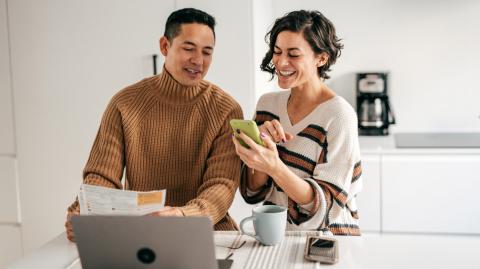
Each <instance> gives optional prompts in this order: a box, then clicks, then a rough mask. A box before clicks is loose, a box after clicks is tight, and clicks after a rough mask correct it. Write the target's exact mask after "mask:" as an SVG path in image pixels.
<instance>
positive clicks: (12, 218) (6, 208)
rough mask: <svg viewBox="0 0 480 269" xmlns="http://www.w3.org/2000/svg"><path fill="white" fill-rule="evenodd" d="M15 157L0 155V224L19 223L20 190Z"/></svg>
mask: <svg viewBox="0 0 480 269" xmlns="http://www.w3.org/2000/svg"><path fill="white" fill-rule="evenodd" d="M16 171H17V169H16V163H15V159H13V158H12V157H5V156H3V157H2V156H0V224H2V223H9V224H18V223H20V219H19V210H18V191H17V173H16Z"/></svg>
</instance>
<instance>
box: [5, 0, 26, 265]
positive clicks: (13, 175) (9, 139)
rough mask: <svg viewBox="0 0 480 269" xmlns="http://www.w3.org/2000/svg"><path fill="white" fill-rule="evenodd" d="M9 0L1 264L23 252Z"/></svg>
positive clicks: (6, 34) (9, 261) (6, 18)
mask: <svg viewBox="0 0 480 269" xmlns="http://www.w3.org/2000/svg"><path fill="white" fill-rule="evenodd" d="M7 14H8V13H7V2H6V0H1V1H0V268H3V267H5V266H6V265H8V264H10V263H11V262H13V261H14V260H16V259H18V258H19V257H21V255H22V252H23V250H22V233H21V232H22V231H21V226H20V209H19V203H18V199H19V195H18V176H17V165H16V163H17V162H16V149H15V135H14V134H15V131H14V125H13V105H12V103H13V99H12V88H11V85H12V84H11V79H10V76H11V72H10V53H9V35H8V17H7Z"/></svg>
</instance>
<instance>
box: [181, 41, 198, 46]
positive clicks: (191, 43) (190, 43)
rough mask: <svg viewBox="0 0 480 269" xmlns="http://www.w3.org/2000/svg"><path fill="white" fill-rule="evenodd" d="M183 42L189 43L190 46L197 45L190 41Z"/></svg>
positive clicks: (184, 42)
mask: <svg viewBox="0 0 480 269" xmlns="http://www.w3.org/2000/svg"><path fill="white" fill-rule="evenodd" d="M183 44H185V45H191V46H194V47H196V46H197V44H195V43H193V42H192V41H183Z"/></svg>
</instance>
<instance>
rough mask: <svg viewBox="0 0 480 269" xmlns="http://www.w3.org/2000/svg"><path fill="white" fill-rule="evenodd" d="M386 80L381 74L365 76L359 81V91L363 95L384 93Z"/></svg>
mask: <svg viewBox="0 0 480 269" xmlns="http://www.w3.org/2000/svg"><path fill="white" fill-rule="evenodd" d="M385 82H386V81H385V78H384V76H382V75H381V74H375V73H374V74H365V76H364V77H362V78H360V79H359V80H358V91H359V92H361V93H384V92H385V88H386V87H385Z"/></svg>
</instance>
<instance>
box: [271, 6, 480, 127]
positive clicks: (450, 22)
mask: <svg viewBox="0 0 480 269" xmlns="http://www.w3.org/2000/svg"><path fill="white" fill-rule="evenodd" d="M273 8H274V14H275V16H276V17H278V16H282V15H283V14H284V13H286V12H288V11H292V10H296V9H317V10H319V11H321V12H322V13H323V14H324V15H326V16H327V18H329V19H330V20H331V21H333V23H334V24H335V26H336V28H337V31H338V35H339V36H340V37H341V38H343V42H344V44H345V49H344V50H343V52H342V56H341V57H340V58H339V60H338V61H337V64H336V65H334V66H333V72H332V73H331V75H332V79H331V81H330V82H329V84H330V85H331V86H332V87H333V88H334V89H335V90H336V91H337V92H338V93H339V94H341V95H343V96H345V97H346V98H347V99H348V100H349V101H351V102H354V100H355V99H354V94H355V81H354V73H356V72H363V71H378V70H381V71H382V70H386V71H390V89H389V90H390V93H391V99H392V102H393V109H394V112H395V114H396V117H397V122H398V124H397V126H396V128H395V130H396V131H480V106H479V105H478V100H480V91H479V90H478V86H477V85H478V75H477V74H476V72H478V70H479V69H478V67H477V65H478V63H479V62H480V50H478V48H479V47H480V28H479V26H480V17H479V16H478V14H479V13H480V2H478V1H473V0H462V1H434V0H422V1H398V0H366V1H353V0H351V1H345V0H344V1H318V0H305V1H287V0H276V1H275V4H274V5H273Z"/></svg>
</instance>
